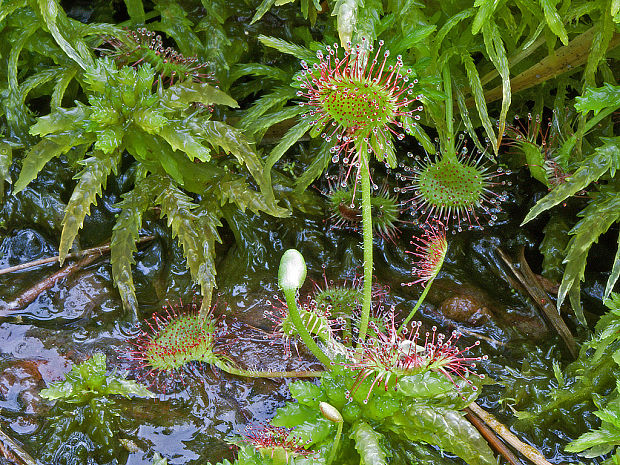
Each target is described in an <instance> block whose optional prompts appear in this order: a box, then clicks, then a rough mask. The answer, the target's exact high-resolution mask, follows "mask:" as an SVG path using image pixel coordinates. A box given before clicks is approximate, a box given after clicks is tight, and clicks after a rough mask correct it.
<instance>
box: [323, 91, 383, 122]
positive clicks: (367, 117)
mask: <svg viewBox="0 0 620 465" xmlns="http://www.w3.org/2000/svg"><path fill="white" fill-rule="evenodd" d="M391 100H392V97H391V93H390V92H389V91H388V90H386V89H385V88H384V87H383V86H381V85H379V84H377V83H374V82H369V81H358V80H355V79H350V80H348V81H337V80H332V81H331V82H327V83H326V84H325V86H324V87H323V89H322V92H321V101H322V106H323V109H324V110H325V112H326V113H327V114H328V115H329V116H330V117H331V118H332V119H333V120H334V121H335V122H336V123H337V124H339V125H341V126H343V127H345V128H350V129H356V128H359V127H370V128H380V127H382V126H385V125H387V124H388V123H389V122H390V121H391V120H392V119H393V117H394V107H393V104H392V101H391Z"/></svg>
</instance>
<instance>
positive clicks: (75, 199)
mask: <svg viewBox="0 0 620 465" xmlns="http://www.w3.org/2000/svg"><path fill="white" fill-rule="evenodd" d="M119 160H120V155H119V154H118V153H117V154H115V156H93V157H91V158H89V159H87V160H85V161H84V165H85V166H84V169H83V170H82V172H81V173H80V174H79V175H78V176H79V182H78V184H77V186H76V187H75V189H74V190H73V193H72V194H71V198H70V199H69V202H68V203H67V208H66V209H65V216H64V219H63V220H62V225H63V228H62V234H61V236H60V245H59V247H58V255H59V256H60V263H61V264H62V263H63V261H64V259H65V257H66V256H67V253H68V252H69V249H70V248H71V246H72V245H73V240H74V239H75V238H76V236H77V234H78V231H79V230H80V229H81V228H82V225H83V224H84V219H85V218H86V215H88V214H89V212H90V206H91V205H92V204H95V205H96V204H97V196H100V195H101V194H102V191H103V189H104V188H105V186H106V182H107V179H108V175H109V174H110V173H111V172H112V170H114V169H115V168H116V166H117V165H118V163H119Z"/></svg>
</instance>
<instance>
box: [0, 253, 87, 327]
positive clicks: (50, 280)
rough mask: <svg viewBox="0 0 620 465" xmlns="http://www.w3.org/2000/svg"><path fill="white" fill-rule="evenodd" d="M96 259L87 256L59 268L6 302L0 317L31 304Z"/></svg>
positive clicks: (0, 310)
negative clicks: (43, 293)
mask: <svg viewBox="0 0 620 465" xmlns="http://www.w3.org/2000/svg"><path fill="white" fill-rule="evenodd" d="M97 258H99V256H98V255H87V256H86V257H84V258H82V259H81V260H80V261H78V262H74V263H71V264H70V265H67V266H65V267H64V268H61V269H60V270H58V271H57V272H56V273H54V274H53V275H51V276H48V277H47V278H45V279H44V280H42V281H39V282H38V283H37V284H35V285H34V286H32V287H31V288H30V289H27V290H25V291H24V292H22V293H21V294H20V295H19V296H18V297H17V298H15V299H13V300H12V301H11V302H8V303H7V304H6V306H5V307H4V308H2V309H0V312H2V313H0V316H7V315H10V314H11V313H13V312H15V311H17V310H20V309H22V308H24V307H26V306H27V305H28V304H30V303H32V302H33V301H34V300H35V299H36V298H37V297H38V296H39V295H40V294H41V293H42V292H44V291H46V290H48V289H49V288H51V287H52V286H54V284H56V283H57V282H58V281H60V280H61V279H64V278H66V277H67V276H69V275H71V274H73V273H75V272H76V271H77V270H79V269H81V268H84V267H85V266H87V265H89V264H91V263H92V262H94V261H95V260H96V259H97Z"/></svg>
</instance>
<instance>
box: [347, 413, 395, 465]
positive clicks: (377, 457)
mask: <svg viewBox="0 0 620 465" xmlns="http://www.w3.org/2000/svg"><path fill="white" fill-rule="evenodd" d="M350 437H351V439H353V441H355V449H356V450H357V452H358V454H360V457H361V461H360V464H361V465H387V464H388V463H389V462H388V457H389V456H390V455H389V452H388V451H387V450H386V449H385V448H384V447H383V445H382V444H381V441H382V439H383V435H382V434H381V433H379V432H377V431H375V430H374V429H373V428H372V426H370V425H369V424H368V423H366V422H364V421H361V420H360V421H357V422H356V423H355V424H354V425H353V426H352V427H351V434H350Z"/></svg>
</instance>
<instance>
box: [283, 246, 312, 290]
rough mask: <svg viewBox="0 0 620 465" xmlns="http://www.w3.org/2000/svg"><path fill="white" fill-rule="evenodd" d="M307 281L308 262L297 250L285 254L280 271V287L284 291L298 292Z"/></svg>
mask: <svg viewBox="0 0 620 465" xmlns="http://www.w3.org/2000/svg"><path fill="white" fill-rule="evenodd" d="M305 280H306V261H305V260H304V257H303V255H302V254H301V253H299V251H298V250H295V249H289V250H287V251H286V252H284V255H282V259H281V260H280V269H279V270H278V285H279V286H280V289H282V290H283V291H297V289H299V288H300V287H301V286H302V284H303V283H304V281H305Z"/></svg>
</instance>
